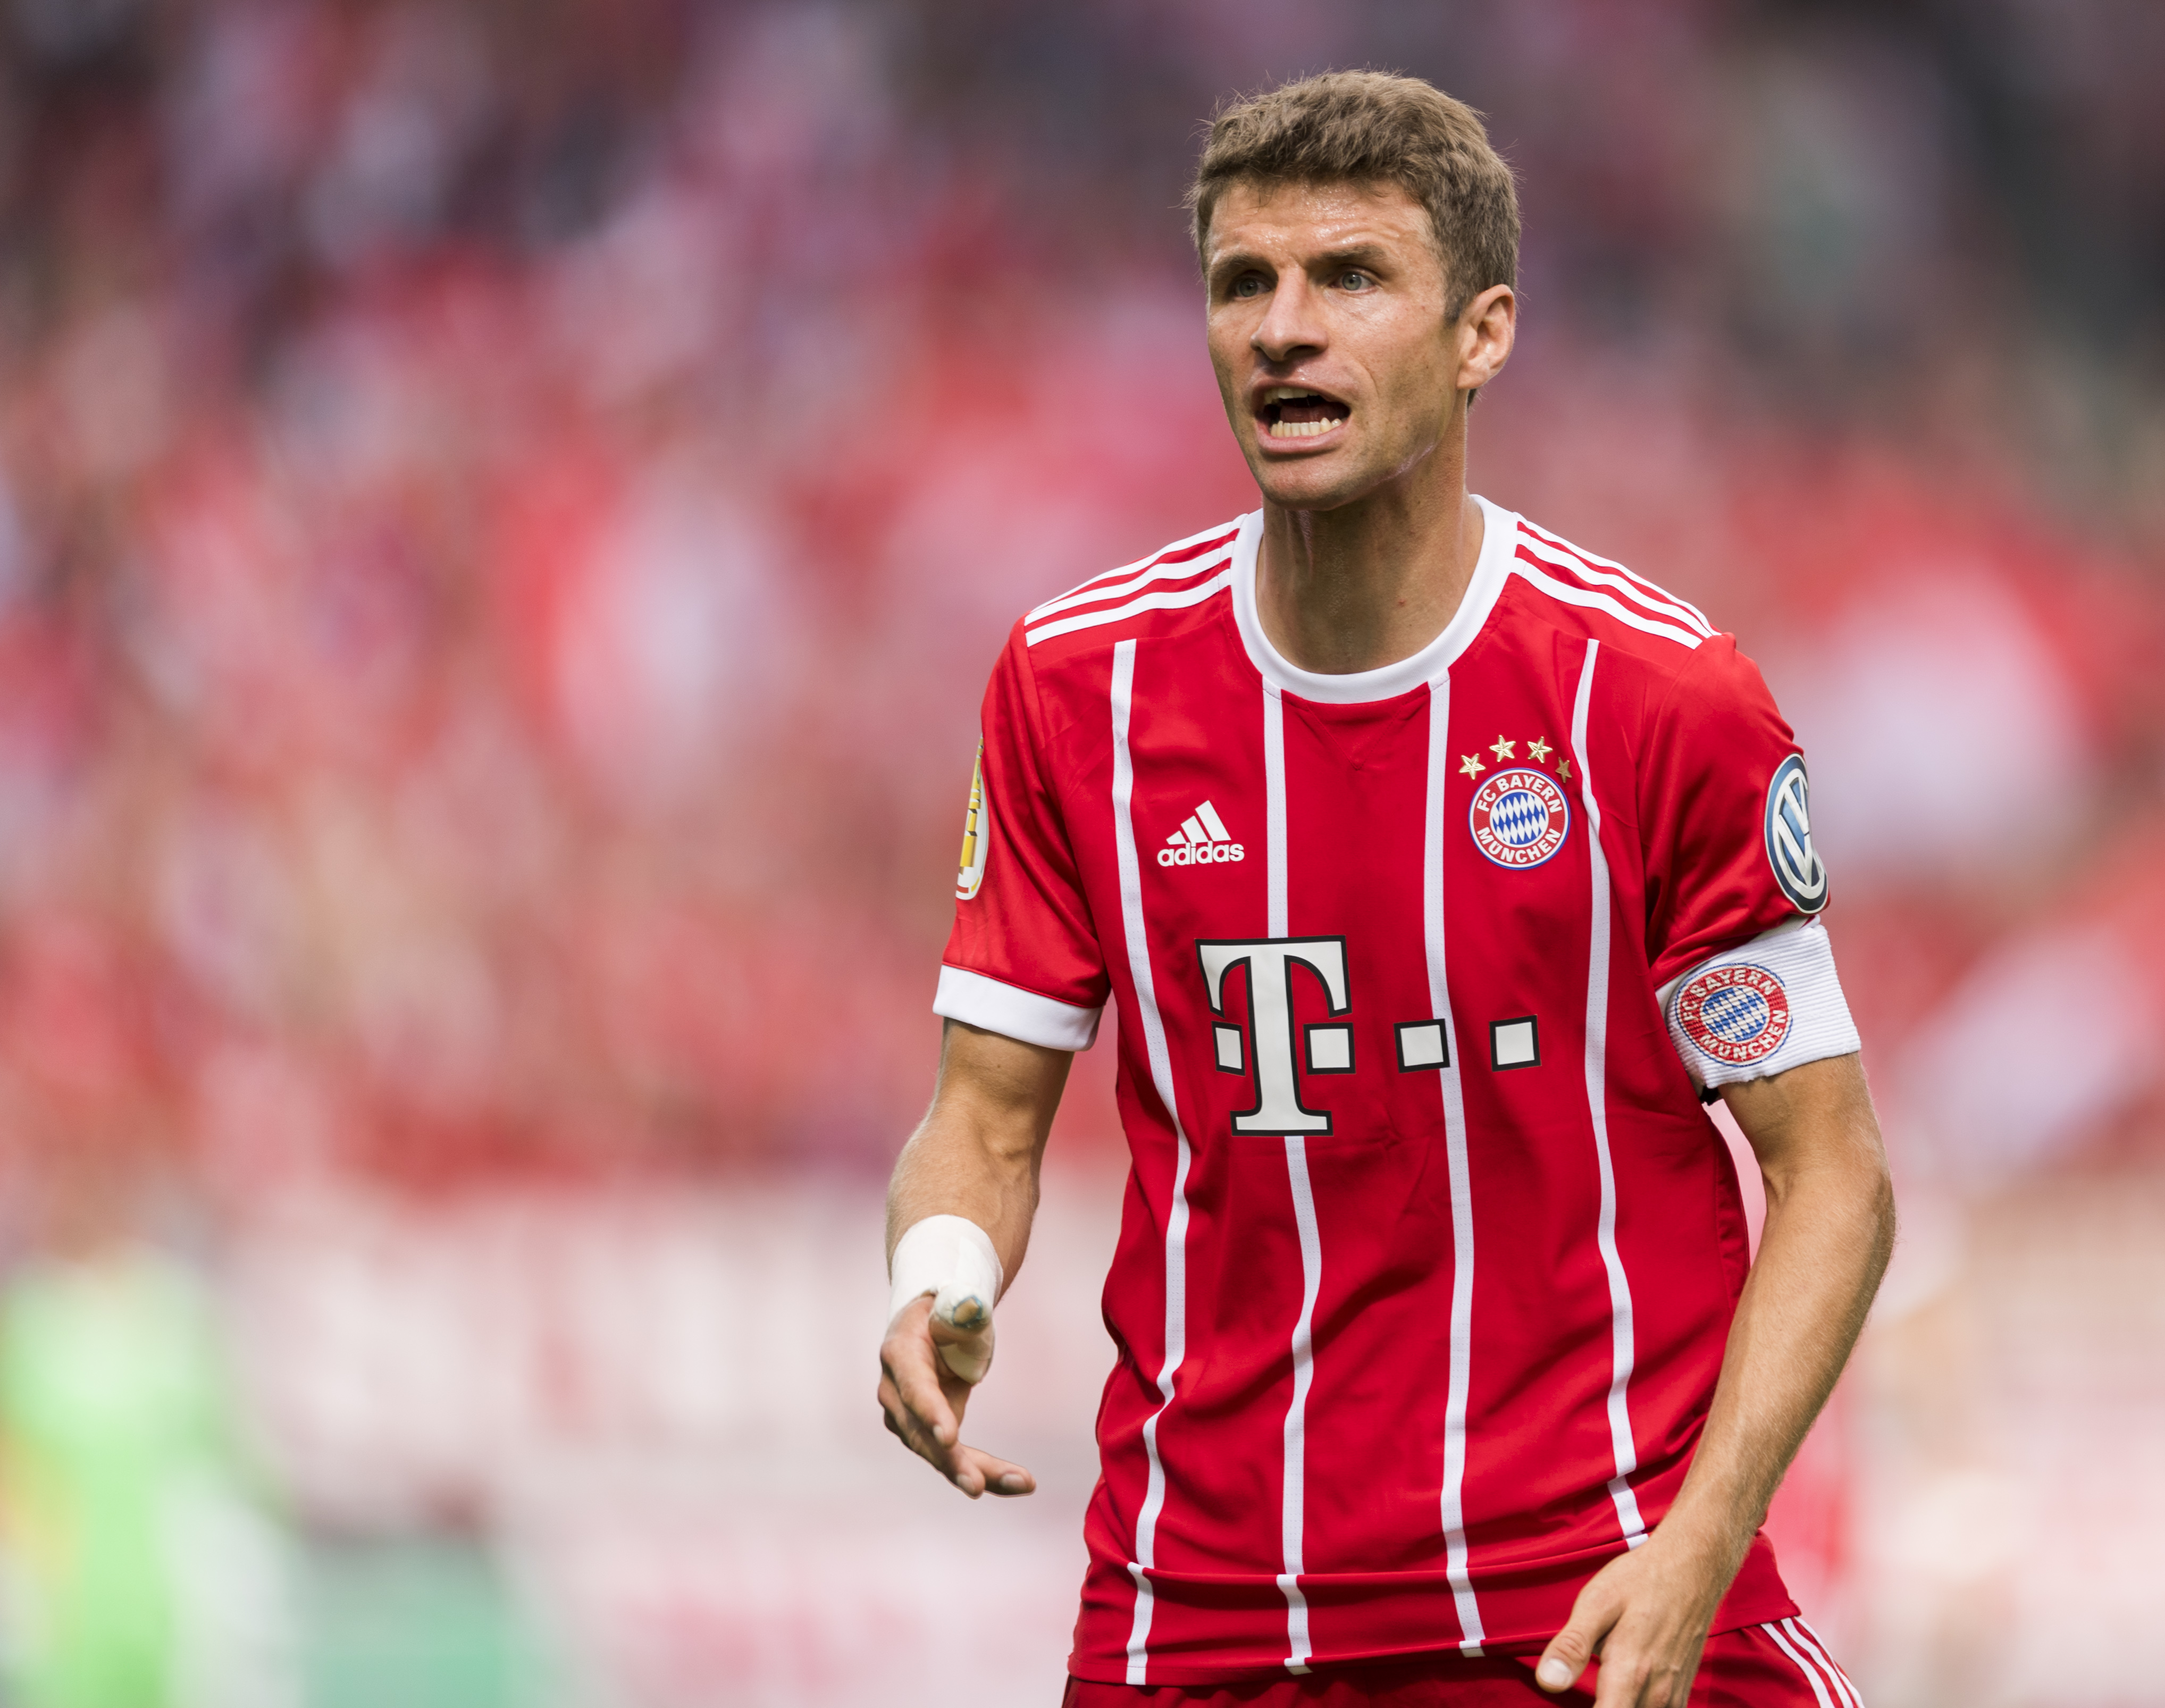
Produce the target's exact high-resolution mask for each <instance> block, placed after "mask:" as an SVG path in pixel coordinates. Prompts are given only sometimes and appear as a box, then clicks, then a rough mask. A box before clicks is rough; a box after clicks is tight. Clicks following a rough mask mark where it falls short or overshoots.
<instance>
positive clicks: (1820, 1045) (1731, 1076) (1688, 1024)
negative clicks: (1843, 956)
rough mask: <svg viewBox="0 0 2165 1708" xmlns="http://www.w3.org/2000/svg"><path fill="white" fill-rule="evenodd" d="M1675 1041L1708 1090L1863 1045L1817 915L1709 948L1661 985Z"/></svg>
mask: <svg viewBox="0 0 2165 1708" xmlns="http://www.w3.org/2000/svg"><path fill="white" fill-rule="evenodd" d="M1661 1003H1662V1018H1663V1019H1664V1020H1667V1022H1668V1028H1669V1041H1670V1042H1671V1043H1672V1044H1673V1045H1674V1046H1676V1052H1677V1055H1678V1057H1679V1058H1680V1059H1681V1060H1682V1061H1683V1064H1684V1072H1686V1073H1688V1074H1690V1075H1691V1077H1692V1083H1694V1084H1695V1085H1697V1086H1699V1088H1700V1089H1702V1090H1703V1091H1707V1092H1711V1091H1712V1090H1713V1089H1715V1087H1716V1086H1720V1085H1732V1084H1735V1083H1736V1082H1737V1081H1739V1080H1743V1079H1764V1078H1769V1077H1771V1076H1772V1075H1773V1074H1776V1073H1787V1072H1788V1070H1789V1069H1790V1068H1801V1067H1803V1066H1804V1063H1805V1062H1818V1061H1822V1060H1824V1059H1825V1058H1826V1057H1830V1056H1846V1055H1849V1054H1851V1053H1852V1052H1854V1051H1856V1050H1857V1048H1858V1047H1859V1043H1858V1039H1857V1025H1856V1022H1855V1021H1853V1020H1851V1019H1850V1017H1849V1003H1848V1000H1847V999H1846V998H1845V997H1844V996H1843V995H1842V994H1841V979H1840V978H1838V977H1836V973H1835V970H1834V945H1833V944H1832V943H1831V941H1829V940H1828V937H1827V934H1826V927H1825V925H1822V924H1821V923H1820V921H1819V920H1815V919H1813V920H1792V921H1791V922H1790V923H1789V924H1788V925H1777V926H1776V927H1775V928H1774V929H1773V930H1771V931H1767V932H1765V933H1763V934H1762V935H1761V936H1757V937H1754V938H1753V939H1752V940H1751V941H1750V942H1748V943H1741V944H1739V945H1738V946H1736V948H1734V949H1725V950H1724V951H1723V952H1721V953H1720V954H1719V955H1713V956H1709V957H1708V958H1707V959H1705V960H1704V961H1702V962H1699V965H1697V966H1696V967H1693V968H1692V969H1691V971H1689V972H1688V973H1685V974H1683V977H1681V978H1678V979H1676V980H1674V981H1673V982H1672V983H1670V984H1669V985H1668V987H1667V988H1666V989H1664V990H1662V992H1661Z"/></svg>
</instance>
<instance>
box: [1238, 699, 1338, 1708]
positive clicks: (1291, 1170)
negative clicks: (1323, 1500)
mask: <svg viewBox="0 0 2165 1708" xmlns="http://www.w3.org/2000/svg"><path fill="white" fill-rule="evenodd" d="M1263 798H1264V802H1265V809H1264V825H1265V831H1264V836H1265V841H1266V846H1267V853H1268V855H1269V860H1268V863H1267V866H1266V867H1265V870H1264V875H1263V882H1264V893H1265V895H1266V898H1267V900H1266V903H1265V908H1266V913H1267V931H1266V935H1267V936H1272V937H1289V936H1292V935H1293V931H1292V928H1291V927H1290V926H1289V925H1288V923H1287V919H1288V908H1287V905H1286V772H1285V701H1284V700H1283V698H1280V697H1279V694H1278V691H1277V689H1276V688H1273V687H1272V686H1271V684H1270V683H1264V684H1263ZM1253 976H1254V975H1253V973H1251V974H1250V977H1251V978H1252V977H1253ZM1285 1147H1286V1178H1287V1180H1288V1182H1289V1183H1290V1184H1291V1185H1292V1187H1293V1225H1294V1226H1295V1227H1297V1228H1298V1230H1299V1231H1300V1278H1301V1285H1300V1319H1299V1321H1297V1322H1295V1323H1294V1324H1293V1403H1292V1404H1291V1405H1288V1407H1287V1408H1286V1415H1285V1480H1284V1484H1283V1504H1282V1505H1281V1508H1280V1511H1279V1541H1280V1544H1281V1547H1283V1552H1284V1555H1285V1570H1284V1571H1283V1573H1282V1574H1280V1575H1279V1578H1278V1589H1279V1590H1280V1591H1281V1593H1283V1595H1284V1596H1285V1600H1286V1642H1287V1647H1288V1653H1287V1655H1286V1670H1287V1671H1288V1672H1292V1673H1304V1672H1306V1671H1307V1670H1308V1658H1309V1655H1310V1654H1312V1653H1314V1648H1313V1647H1312V1645H1311V1644H1310V1643H1309V1636H1308V1597H1307V1596H1305V1595H1303V1594H1302V1593H1301V1589H1300V1573H1301V1549H1302V1532H1303V1531H1304V1528H1305V1525H1306V1518H1307V1508H1306V1501H1307V1493H1308V1390H1309V1388H1310V1386H1311V1385H1313V1384H1314V1379H1315V1347H1314V1340H1313V1338H1312V1336H1311V1331H1312V1329H1313V1326H1314V1321H1315V1295H1316V1293H1317V1290H1318V1289H1320V1287H1321V1286H1322V1284H1323V1238H1322V1235H1321V1233H1320V1231H1319V1230H1318V1228H1317V1226H1316V1221H1315V1194H1314V1190H1313V1189H1312V1188H1311V1187H1310V1186H1309V1178H1308V1141H1307V1140H1306V1139H1304V1138H1303V1137H1302V1136H1300V1135H1299V1134H1298V1133H1288V1134H1287V1135H1286V1141H1285Z"/></svg>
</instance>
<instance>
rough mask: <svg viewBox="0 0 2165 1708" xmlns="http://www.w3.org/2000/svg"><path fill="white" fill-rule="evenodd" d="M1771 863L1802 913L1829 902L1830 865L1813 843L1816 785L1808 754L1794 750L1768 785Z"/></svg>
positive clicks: (1768, 844) (1793, 902)
mask: <svg viewBox="0 0 2165 1708" xmlns="http://www.w3.org/2000/svg"><path fill="white" fill-rule="evenodd" d="M1767 864H1768V865H1769V866H1771V867H1773V868H1774V882H1775V883H1778V884H1780V885H1781V886H1782V894H1783V895H1786V896H1787V897H1788V899H1789V900H1790V903H1791V904H1792V905H1794V907H1795V908H1796V909H1797V911H1798V912H1799V913H1804V914H1815V913H1817V912H1818V911H1819V910H1820V909H1821V908H1823V907H1825V905H1826V904H1827V875H1826V867H1825V866H1824V865H1822V864H1821V863H1820V857H1819V855H1818V853H1817V851H1815V850H1814V848H1813V847H1812V786H1811V783H1810V781H1809V779H1808V778H1806V777H1805V775H1804V755H1803V754H1801V753H1792V754H1791V755H1790V756H1788V758H1787V759H1784V760H1783V762H1782V763H1781V765H1780V767H1778V768H1777V770H1776V771H1775V772H1774V780H1773V782H1772V783H1769V784H1767Z"/></svg>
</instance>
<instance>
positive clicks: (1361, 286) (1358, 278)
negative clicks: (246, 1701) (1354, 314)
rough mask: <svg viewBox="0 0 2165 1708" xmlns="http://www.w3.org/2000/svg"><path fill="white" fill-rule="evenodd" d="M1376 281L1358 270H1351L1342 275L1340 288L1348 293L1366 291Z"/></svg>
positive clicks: (1339, 281)
mask: <svg viewBox="0 0 2165 1708" xmlns="http://www.w3.org/2000/svg"><path fill="white" fill-rule="evenodd" d="M1374 282H1375V281H1374V280H1373V279H1372V278H1370V277H1368V276H1367V274H1366V273H1364V272H1361V271H1356V270H1349V271H1346V272H1345V273H1342V274H1341V275H1340V276H1339V280H1338V283H1339V287H1340V288H1341V289H1343V290H1348V291H1365V290H1367V288H1368V287H1369V286H1370V285H1372V284H1373V283H1374Z"/></svg>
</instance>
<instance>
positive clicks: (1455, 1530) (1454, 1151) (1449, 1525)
mask: <svg viewBox="0 0 2165 1708" xmlns="http://www.w3.org/2000/svg"><path fill="white" fill-rule="evenodd" d="M1491 525H1492V526H1493V523H1492V524H1491ZM1450 783H1451V677H1449V676H1448V675H1447V674H1446V675H1444V676H1440V677H1437V678H1436V679H1435V681H1434V682H1431V683H1430V684H1429V686H1428V802H1427V808H1426V811H1425V815H1424V819H1423V832H1422V839H1421V939H1422V944H1423V946H1424V947H1425V950H1426V952H1427V956H1428V1001H1429V1012H1430V1015H1432V1016H1433V1017H1434V1018H1435V1019H1436V1020H1441V1021H1442V1023H1443V1034H1444V1041H1445V1046H1446V1049H1447V1051H1448V1052H1449V1054H1450V1057H1451V1059H1450V1061H1449V1062H1446V1064H1445V1066H1444V1068H1443V1069H1442V1071H1441V1073H1438V1074H1437V1075H1436V1078H1437V1081H1438V1083H1440V1084H1441V1086H1442V1088H1443V1134H1444V1152H1445V1154H1446V1157H1448V1158H1449V1162H1450V1169H1451V1373H1450V1385H1449V1388H1448V1389H1447V1390H1446V1394H1445V1399H1444V1407H1443V1492H1442V1495H1441V1506H1442V1516H1443V1565H1444V1574H1445V1575H1446V1577H1447V1578H1448V1579H1450V1582H1451V1596H1452V1599H1453V1600H1454V1601H1455V1602H1456V1603H1457V1608H1458V1623H1459V1626H1460V1631H1461V1637H1460V1641H1459V1645H1458V1646H1459V1647H1460V1648H1461V1649H1462V1651H1464V1652H1465V1653H1467V1654H1469V1655H1478V1654H1479V1653H1481V1642H1482V1637H1483V1630H1482V1626H1481V1606H1480V1604H1479V1602H1478V1601H1477V1600H1475V1599H1474V1595H1473V1580H1472V1578H1471V1577H1470V1576H1469V1575H1468V1574H1467V1569H1466V1510H1465V1504H1464V1501H1463V1499H1462V1493H1461V1491H1462V1485H1463V1484H1464V1482H1465V1479H1466V1389H1467V1381H1468V1379H1469V1376H1470V1373H1471V1371H1472V1362H1473V1354H1472V1347H1473V1183H1472V1178H1471V1177H1470V1175H1469V1173H1468V1172H1467V1155H1466V1099H1465V1098H1464V1096H1463V1095H1462V1094H1461V1092H1460V1089H1459V1082H1458V1072H1459V1063H1460V1062H1461V1061H1462V1059H1463V1053H1462V1052H1461V1050H1460V1049H1459V1047H1458V1028H1457V1025H1456V1024H1455V1023H1454V1022H1453V1020H1452V1019H1451V987H1450V982H1449V979H1448V977H1447V974H1446V962H1445V960H1444V953H1443V815H1444V798H1445V794H1446V791H1447V789H1448V788H1449V787H1450Z"/></svg>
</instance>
